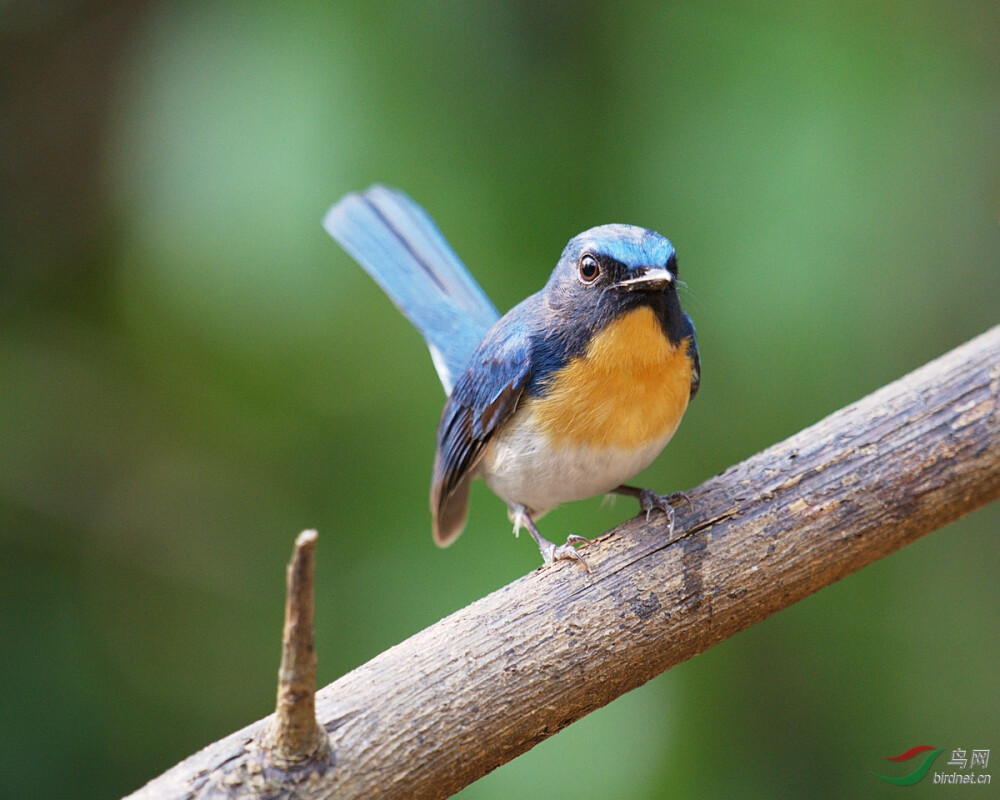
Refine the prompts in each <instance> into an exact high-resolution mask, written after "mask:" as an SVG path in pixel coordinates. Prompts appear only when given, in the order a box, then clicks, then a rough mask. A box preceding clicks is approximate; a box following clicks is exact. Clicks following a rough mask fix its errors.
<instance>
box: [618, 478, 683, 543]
mask: <svg viewBox="0 0 1000 800" xmlns="http://www.w3.org/2000/svg"><path fill="white" fill-rule="evenodd" d="M611 491H612V492H614V493H615V494H624V495H628V496H629V497H635V498H637V499H638V500H639V510H640V511H645V512H646V519H647V520H648V519H649V515H650V514H651V513H652V512H653V509H654V508H658V509H660V511H662V512H663V513H664V514H666V515H667V521H668V523H669V525H670V535H673V533H674V504H675V503H687V505H688V508H690V507H691V498H690V497H688V496H687V495H686V494H684V492H674V493H673V494H668V495H663V494H657V493H656V492H654V491H653V490H652V489H640V488H639V487H637V486H625V485H624V484H623V485H621V486H619V487H617V488H615V489H612V490H611Z"/></svg>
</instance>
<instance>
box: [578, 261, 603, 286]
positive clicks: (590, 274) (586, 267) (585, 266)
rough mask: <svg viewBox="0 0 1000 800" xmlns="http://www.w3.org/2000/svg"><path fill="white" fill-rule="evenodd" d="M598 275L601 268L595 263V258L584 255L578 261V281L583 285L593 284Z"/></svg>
mask: <svg viewBox="0 0 1000 800" xmlns="http://www.w3.org/2000/svg"><path fill="white" fill-rule="evenodd" d="M600 274H601V266H600V264H598V263H597V259H596V258H594V257H593V256H591V255H586V256H584V257H583V258H581V259H580V280H582V281H583V282H584V283H593V282H594V281H596V280H597V276H598V275H600Z"/></svg>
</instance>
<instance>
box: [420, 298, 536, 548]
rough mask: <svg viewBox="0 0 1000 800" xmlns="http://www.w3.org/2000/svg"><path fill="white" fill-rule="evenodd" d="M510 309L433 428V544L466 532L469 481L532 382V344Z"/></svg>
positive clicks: (518, 309) (478, 352)
mask: <svg viewBox="0 0 1000 800" xmlns="http://www.w3.org/2000/svg"><path fill="white" fill-rule="evenodd" d="M531 300H532V298H529V300H528V301H525V303H522V304H521V305H519V306H516V307H515V308H514V309H512V310H511V311H510V312H509V313H508V315H507V316H506V317H504V322H503V324H501V325H497V326H496V327H494V328H493V329H492V330H491V331H490V333H489V335H488V336H487V338H486V339H484V340H483V342H482V344H481V345H480V346H479V348H478V349H477V350H476V352H475V353H474V354H473V356H472V359H471V361H470V363H469V367H468V369H467V370H466V371H465V372H464V373H463V374H462V376H461V377H460V378H459V379H458V382H457V383H456V384H455V388H454V390H453V391H452V393H451V396H450V397H449V398H448V402H447V403H446V404H445V407H444V412H443V413H442V414H441V423H440V425H439V426H438V438H437V453H436V454H435V457H434V472H433V476H432V478H431V514H432V516H433V532H434V541H435V542H437V543H438V544H439V545H440V546H441V547H444V546H446V545H448V544H451V542H452V541H454V540H455V539H456V538H457V537H458V535H459V534H460V533H461V532H462V528H464V527H465V519H466V516H467V513H468V503H469V482H470V481H471V480H472V476H473V474H474V470H475V468H476V465H477V464H478V463H479V460H480V459H481V458H482V457H483V452H484V450H485V448H486V445H487V444H488V443H489V441H490V439H492V438H493V436H494V434H495V433H496V432H497V431H498V430H499V429H500V428H501V427H502V426H503V424H504V423H505V422H506V421H507V420H508V419H509V418H510V416H511V415H512V414H513V413H514V410H515V409H516V408H517V404H518V402H519V401H520V399H521V396H522V394H523V393H524V390H525V387H526V386H527V385H528V383H529V381H530V379H531V340H530V337H529V335H528V333H527V332H526V330H525V327H524V326H523V325H522V324H520V323H519V321H518V317H519V316H521V311H522V310H523V307H524V306H525V304H526V303H527V302H530V301H531Z"/></svg>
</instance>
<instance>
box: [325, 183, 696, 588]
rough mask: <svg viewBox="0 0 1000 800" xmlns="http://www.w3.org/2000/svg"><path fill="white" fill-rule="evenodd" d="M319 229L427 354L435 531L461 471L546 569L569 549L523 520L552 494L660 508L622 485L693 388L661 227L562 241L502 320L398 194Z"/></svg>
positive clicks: (452, 534)
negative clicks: (537, 285)
mask: <svg viewBox="0 0 1000 800" xmlns="http://www.w3.org/2000/svg"><path fill="white" fill-rule="evenodd" d="M323 224H324V227H325V228H326V230H327V231H328V232H329V233H330V235H331V236H332V237H333V238H334V239H336V240H337V241H338V242H339V243H340V245H341V246H342V247H343V248H344V249H345V250H346V251H347V252H348V253H349V254H350V255H351V256H353V257H354V258H355V259H356V260H357V262H358V263H359V264H361V266H362V267H364V269H365V270H366V271H367V272H368V273H369V274H370V275H371V276H372V277H373V278H374V279H375V281H376V282H377V283H378V284H379V286H381V287H382V289H383V290H384V291H385V292H386V294H388V295H389V297H390V298H391V299H392V300H393V302H395V304H396V305H397V306H398V307H399V309H400V310H401V311H402V312H403V314H405V315H406V317H407V318H408V319H409V320H410V322H412V323H413V324H414V325H415V326H416V328H417V329H418V330H419V331H420V333H421V334H423V337H424V339H426V341H427V345H428V347H429V348H430V351H431V358H432V360H433V362H434V366H435V368H436V369H437V373H438V376H439V377H440V378H441V383H442V384H443V385H444V390H445V392H446V393H447V394H448V400H447V402H446V403H445V407H444V411H443V413H442V414H441V421H440V424H439V426H438V432H437V452H436V454H435V457H434V471H433V476H432V479H431V492H430V495H431V498H430V499H431V514H432V519H433V522H432V530H433V533H434V541H435V542H436V543H437V544H438V545H440V546H441V547H445V546H447V545H449V544H451V543H452V542H453V541H455V539H456V538H457V537H458V535H459V534H460V533H461V532H462V529H463V528H464V527H465V521H466V517H467V514H468V501H469V484H470V482H471V481H472V479H473V478H475V477H477V476H478V477H480V478H482V479H483V480H484V481H486V484H487V486H489V487H490V489H492V490H493V492H494V493H495V494H496V495H497V496H499V497H500V498H501V499H502V500H503V501H504V502H505V503H506V504H507V508H508V510H509V513H510V518H511V521H512V522H513V523H514V532H515V533H517V532H518V531H519V530H520V529H521V528H522V527H523V528H527V530H528V531H529V532H530V533H531V535H532V537H533V538H534V540H535V541H536V542H537V544H538V547H539V549H540V550H541V552H542V557H543V558H544V559H545V563H547V564H548V563H551V562H552V561H554V560H555V559H574V560H577V561H580V562H582V563H583V564H584V566H586V567H587V569H588V570H589V569H590V567H589V565H587V562H586V561H585V560H584V559H583V558H582V556H581V555H580V554H579V553H578V552H577V550H576V546H575V545H577V544H581V543H586V542H588V541H589V540H588V539H585V538H583V537H582V536H570V537H569V538H568V539H567V540H566V544H564V545H560V546H557V545H555V544H553V543H552V542H550V541H549V540H547V539H545V538H543V537H542V535H541V534H540V533H539V532H538V527H537V525H536V522H537V521H538V520H539V518H540V517H541V516H542V515H543V514H545V513H546V512H547V511H549V510H551V509H553V508H555V507H556V506H558V505H559V504H560V503H565V502H568V501H571V500H582V499H584V498H587V497H593V496H595V495H600V494H608V493H617V494H626V495H630V496H633V497H636V498H638V500H639V503H640V506H641V509H642V510H643V511H645V512H646V514H647V516H648V515H649V514H650V513H651V512H652V510H653V509H656V508H658V509H661V510H662V511H663V512H664V513H666V514H667V516H668V518H669V520H670V526H671V530H672V529H673V519H674V513H673V507H672V505H671V504H672V503H673V502H676V501H677V500H678V499H686V498H685V496H684V495H683V494H680V493H678V494H674V495H670V496H669V497H666V496H661V495H658V494H656V493H655V492H652V491H650V490H649V489H639V488H636V487H633V486H627V485H626V482H627V481H629V480H631V479H632V477H633V476H635V475H636V474H637V473H638V472H639V471H641V470H642V469H644V468H645V467H646V466H647V465H649V464H650V463H651V462H652V461H653V459H655V458H656V456H657V455H659V453H660V451H661V450H663V448H664V447H665V446H666V444H667V442H669V441H670V438H671V437H672V436H673V435H674V431H676V430H677V426H678V424H680V421H681V417H682V416H683V415H684V411H685V409H686V408H687V404H688V401H689V400H690V399H691V398H692V397H694V396H695V393H696V392H697V391H698V382H699V377H700V364H699V360H698V346H697V343H696V340H695V332H694V326H693V325H692V324H691V320H690V319H689V318H688V316H687V314H685V313H684V311H683V310H682V309H681V304H680V300H679V299H678V296H677V258H676V255H675V253H674V248H673V245H671V244H670V242H669V241H668V240H667V239H665V238H664V237H663V236H660V234H658V233H655V232H653V231H651V230H647V229H645V228H638V227H635V226H632V225H601V226H599V227H596V228H591V229H590V230H587V231H584V232H583V233H581V234H580V235H579V236H576V237H574V238H573V239H571V240H570V242H569V244H568V245H566V249H565V250H563V253H562V257H561V258H560V259H559V263H558V264H556V267H555V269H554V270H553V271H552V275H551V277H550V278H549V281H548V283H546V284H545V286H544V287H543V288H542V289H541V291H538V292H536V293H535V294H533V295H531V296H530V297H528V298H527V299H526V300H523V301H522V302H520V303H518V304H517V305H516V306H514V308H512V309H511V310H510V311H508V312H507V313H506V314H504V315H503V316H502V317H501V316H500V315H499V313H497V310H496V308H494V306H493V304H492V303H491V302H490V300H489V298H488V297H487V296H486V295H485V293H484V292H483V290H482V289H481V288H480V287H479V285H478V284H477V283H476V281H475V280H474V279H473V278H472V276H471V275H470V274H469V272H468V271H467V270H466V268H465V267H464V266H463V264H462V262H461V261H460V260H459V259H458V256H456V255H455V253H454V251H453V250H452V249H451V247H450V246H449V245H448V243H447V241H445V238H444V236H443V235H442V234H441V232H440V231H439V230H438V228H437V226H436V225H435V224H434V222H433V220H432V219H431V218H430V216H428V215H427V213H426V212H425V211H424V210H423V209H422V208H421V207H420V206H418V205H417V204H416V203H415V202H414V201H413V200H411V199H410V198H409V197H408V196H407V195H405V194H404V193H403V192H400V191H398V190H395V189H390V188H387V187H384V186H373V187H371V188H370V189H368V190H367V191H365V192H362V193H358V194H348V195H346V196H345V197H344V198H343V199H341V200H340V202H338V203H337V204H336V205H334V206H333V207H332V208H331V209H330V211H329V212H328V213H327V215H326V218H325V220H324V222H323Z"/></svg>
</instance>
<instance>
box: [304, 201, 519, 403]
mask: <svg viewBox="0 0 1000 800" xmlns="http://www.w3.org/2000/svg"><path fill="white" fill-rule="evenodd" d="M323 227H324V228H326V230H327V232H328V233H329V234H330V235H331V236H332V237H333V238H334V239H336V240H337V242H338V243H339V244H340V246H341V247H343V248H344V250H346V251H347V252H348V253H349V254H350V255H351V256H352V257H353V258H354V259H355V260H356V261H357V262H358V263H359V264H360V265H361V266H362V267H364V269H365V271H366V272H367V273H368V274H369V275H371V276H372V277H373V278H374V279H375V282H376V283H378V285H379V286H381V287H382V289H383V291H385V293H386V294H387V295H389V297H390V298H391V299H392V301H393V302H394V303H395V304H396V306H397V307H398V308H399V310H400V311H402V312H403V314H404V315H405V316H406V318H407V319H408V320H410V322H412V323H413V324H414V325H415V326H416V328H417V330H418V331H420V333H421V334H422V335H423V337H424V339H426V340H427V346H428V347H429V348H430V351H431V359H432V360H433V362H434V367H435V368H436V369H437V373H438V377H440V378H441V383H442V384H443V385H444V390H445V392H446V393H448V394H451V387H452V386H453V385H454V383H455V381H456V380H458V378H459V376H460V375H461V374H462V372H464V371H465V367H466V365H467V364H468V362H469V358H470V357H471V356H472V352H473V351H474V350H475V349H476V347H477V345H478V344H479V343H480V342H481V341H482V340H483V337H484V336H485V335H486V332H487V331H488V330H489V329H490V328H491V327H493V323H495V322H496V321H497V320H498V319H499V318H500V315H499V314H498V313H497V310H496V308H495V307H494V306H493V304H492V303H491V302H490V300H489V298H488V297H487V296H486V294H485V293H484V292H483V290H482V289H481V288H480V287H479V284H477V283H476V281H475V280H474V279H473V277H472V276H471V275H470V274H469V271H468V270H467V269H466V268H465V265H464V264H462V262H461V261H460V260H459V258H458V256H456V255H455V251H454V250H452V249H451V246H450V245H449V244H448V242H447V241H446V240H445V238H444V236H442V234H441V231H439V230H438V228H437V225H435V224H434V221H433V220H432V219H431V218H430V216H429V215H428V214H427V212H426V211H424V210H423V209H422V208H421V207H420V206H418V205H417V204H416V203H415V202H413V200H411V199H410V198H409V197H408V196H407V195H406V194H404V193H403V192H401V191H399V190H398V189H390V188H388V187H386V186H378V185H375V186H372V187H370V188H368V189H367V190H366V191H364V192H360V193H352V194H348V195H345V196H344V197H343V198H341V200H340V201H339V202H338V203H337V204H336V205H334V206H333V207H332V208H331V209H330V210H329V211H328V212H327V214H326V218H325V219H324V220H323Z"/></svg>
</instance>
